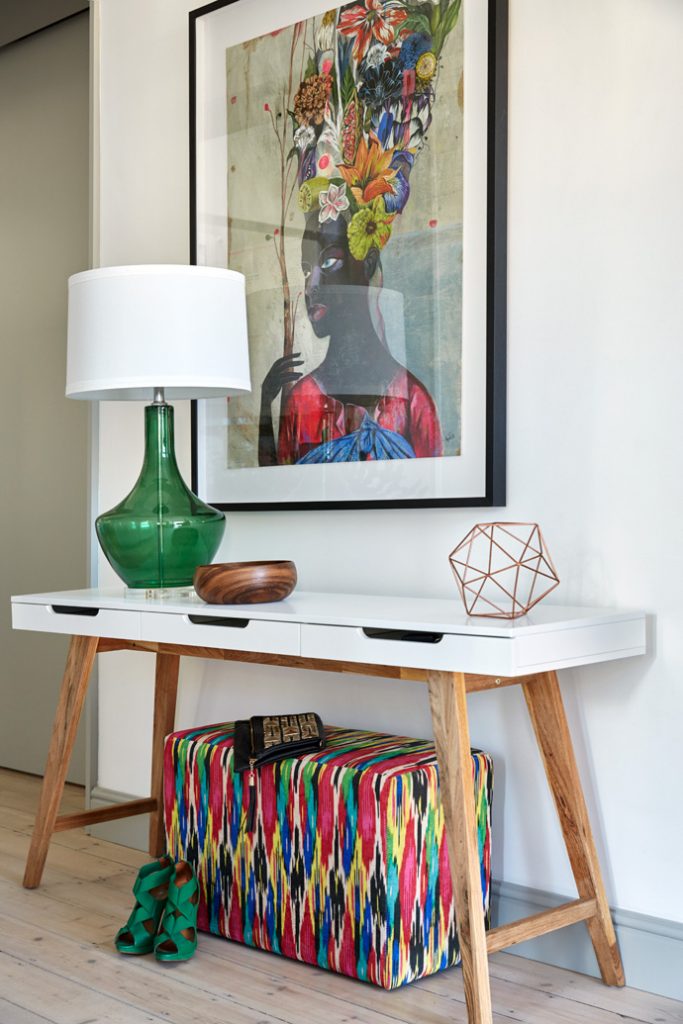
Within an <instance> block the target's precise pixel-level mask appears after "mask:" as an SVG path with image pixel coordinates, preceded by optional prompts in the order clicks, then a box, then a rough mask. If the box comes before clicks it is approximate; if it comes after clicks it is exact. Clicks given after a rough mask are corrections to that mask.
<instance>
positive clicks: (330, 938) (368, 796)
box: [164, 723, 493, 988]
mask: <svg viewBox="0 0 683 1024" xmlns="http://www.w3.org/2000/svg"><path fill="white" fill-rule="evenodd" d="M326 734H327V747H326V748H325V750H320V751H316V752H315V753H313V754H307V755H304V756H303V757H300V758H291V759H287V760H283V761H280V762H278V763H277V764H272V765H268V766H264V767H262V768H260V769H259V770H258V772H257V773H256V774H257V779H256V792H257V801H258V803H257V815H256V824H255V826H254V829H253V831H252V832H248V831H247V829H246V811H247V801H248V795H249V794H248V778H247V776H248V772H245V773H244V774H237V773H235V772H233V767H232V765H233V751H232V744H233V725H232V723H225V724H223V725H214V726H205V727H203V728H201V729H186V730H183V731H181V732H175V733H172V734H171V735H170V736H168V737H167V739H166V744H165V751H164V758H165V762H164V790H165V792H164V805H165V806H164V811H165V822H166V836H167V843H168V849H169V852H170V853H171V855H172V856H173V857H175V858H176V859H185V860H188V861H190V863H192V864H193V865H194V866H195V868H196V871H197V875H198V878H199V886H200V906H199V928H200V929H202V930H203V931H207V932H213V933H214V934H215V935H223V936H225V937H227V938H229V939H234V940H235V941H237V942H244V943H246V944H247V945H250V946H256V947H258V948H259V949H265V950H270V951H271V952H273V953H280V954H282V955H283V956H288V957H292V958H294V959H297V960H302V961H304V962H305V963H309V964H316V965H317V966H318V967H326V968H328V969H329V970H332V971H338V972H339V973H341V974H347V975H349V976H350V977H352V978H360V979H362V980H363V981H369V982H372V983H373V984H375V985H381V986H382V987H383V988H396V987H398V986H399V985H404V984H406V983H407V982H410V981H415V980H416V979H417V978H421V977H423V976H424V975H426V974H432V973H434V972H435V971H439V970H442V969H443V968H445V967H450V966H452V965H453V964H456V963H458V962H459V959H460V957H459V951H458V940H457V935H456V929H455V920H454V911H453V902H452V892H451V874H450V869H449V863H448V852H447V848H446V839H445V833H444V820H443V812H442V809H441V804H440V801H439V795H438V785H439V783H438V767H437V763H436V755H435V753H434V747H433V745H432V744H431V743H427V742H425V741H423V740H414V739H407V738H406V737H401V736H386V735H383V734H380V733H373V732H358V731H356V730H352V729H338V728H332V727H326ZM472 782H473V786H474V793H475V802H476V808H477V820H478V823H479V855H480V860H481V880H482V889H483V892H484V906H483V907H482V913H484V914H486V917H487V922H488V906H489V882H490V850H491V793H492V786H493V768H492V764H491V759H490V757H489V756H488V755H487V754H484V753H482V752H481V751H477V750H473V751H472Z"/></svg>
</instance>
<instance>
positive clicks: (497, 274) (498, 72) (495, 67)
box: [189, 0, 508, 511]
mask: <svg viewBox="0 0 683 1024" xmlns="http://www.w3.org/2000/svg"><path fill="white" fill-rule="evenodd" d="M246 2H250V3H254V2H255V0H213V2H212V3H209V4H207V5H205V6H203V7H200V8H197V9H196V10H193V11H190V13H189V94H190V119H189V154H190V163H189V184H190V189H189V192H190V196H189V199H190V262H191V263H192V264H196V263H197V253H198V224H197V185H198V182H197V102H198V95H197V23H198V21H199V19H201V18H204V17H206V16H207V15H210V14H211V13H212V12H214V11H218V10H220V9H222V8H225V7H229V6H231V5H232V4H235V3H246ZM487 5H488V39H487V79H488V90H487V124H486V139H487V156H486V169H487V183H486V413H485V424H486V442H485V473H484V479H485V487H484V493H482V494H476V495H471V496H470V495H467V496H462V495H459V496H453V497H439V496H435V497H430V498H421V497H416V498H406V497H402V498H397V499H379V500H374V499H372V500H366V499H359V500H353V501H344V500H341V501H339V500H332V501H328V500H324V501H308V500H307V501H298V500H292V501H289V500H288V501H278V500H274V501H265V502H264V501H240V500H235V501H224V500H215V497H214V496H212V495H211V494H202V495H201V496H202V497H203V498H204V500H207V501H210V502H211V504H212V505H214V506H215V507H217V508H220V509H224V510H226V511H228V510H231V511H289V510H291V511H298V510H324V509H345V510H351V509H389V508H483V507H502V506H504V505H505V504H506V486H507V478H506V477H507V474H506V441H507V152H508V0H487ZM199 434H200V431H199V417H198V403H197V402H196V401H193V402H192V409H191V455H192V486H193V490H194V491H195V492H196V493H200V487H201V484H200V480H199V468H198V467H199V446H200V443H201V438H200V436H199ZM263 471H264V472H266V471H267V470H263Z"/></svg>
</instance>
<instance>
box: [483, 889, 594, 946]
mask: <svg viewBox="0 0 683 1024" xmlns="http://www.w3.org/2000/svg"><path fill="white" fill-rule="evenodd" d="M596 913H597V903H596V901H595V900H594V899H585V900H571V901H570V902H569V903H562V904H561V905H560V906H559V907H553V909H552V910H542V911H541V913H540V914H532V916H531V917H522V918H520V920H519V921H511V922H510V924H502V925H500V927H498V928H492V929H491V930H490V931H489V933H488V934H487V936H486V951H487V953H497V952H498V951H499V950H501V949H507V948H508V946H514V945H516V944H517V943H518V942H526V941H527V939H536V938H538V936H539V935H547V933H548V932H555V931H557V930H558V928H567V927H568V926H569V925H570V924H576V923H577V922H578V921H586V920H588V918H591V917H595V915H596Z"/></svg>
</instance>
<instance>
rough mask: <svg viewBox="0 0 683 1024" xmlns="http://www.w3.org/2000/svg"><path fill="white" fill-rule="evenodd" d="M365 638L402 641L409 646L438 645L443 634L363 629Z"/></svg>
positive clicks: (413, 630)
mask: <svg viewBox="0 0 683 1024" xmlns="http://www.w3.org/2000/svg"><path fill="white" fill-rule="evenodd" d="M363 633H364V634H365V636H367V637H370V639H371V640H402V641H403V642H404V643H409V644H438V643H440V642H441V641H442V640H443V633H430V632H427V631H423V630H419V629H370V628H365V627H363Z"/></svg>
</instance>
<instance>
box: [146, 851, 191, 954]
mask: <svg viewBox="0 0 683 1024" xmlns="http://www.w3.org/2000/svg"><path fill="white" fill-rule="evenodd" d="M198 906H199V885H198V883H197V877H196V875H195V873H194V871H193V869H192V866H191V865H190V864H188V863H187V861H185V860H180V861H178V863H177V864H176V866H175V877H173V876H172V877H171V880H170V882H169V883H168V897H167V899H166V908H165V910H164V916H163V918H162V921H161V928H160V929H159V934H158V935H157V937H156V941H155V943H154V955H155V956H156V958H157V960H174V961H175V960H189V959H190V957H191V956H192V955H193V953H194V951H195V949H196V948H197V909H198Z"/></svg>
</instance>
